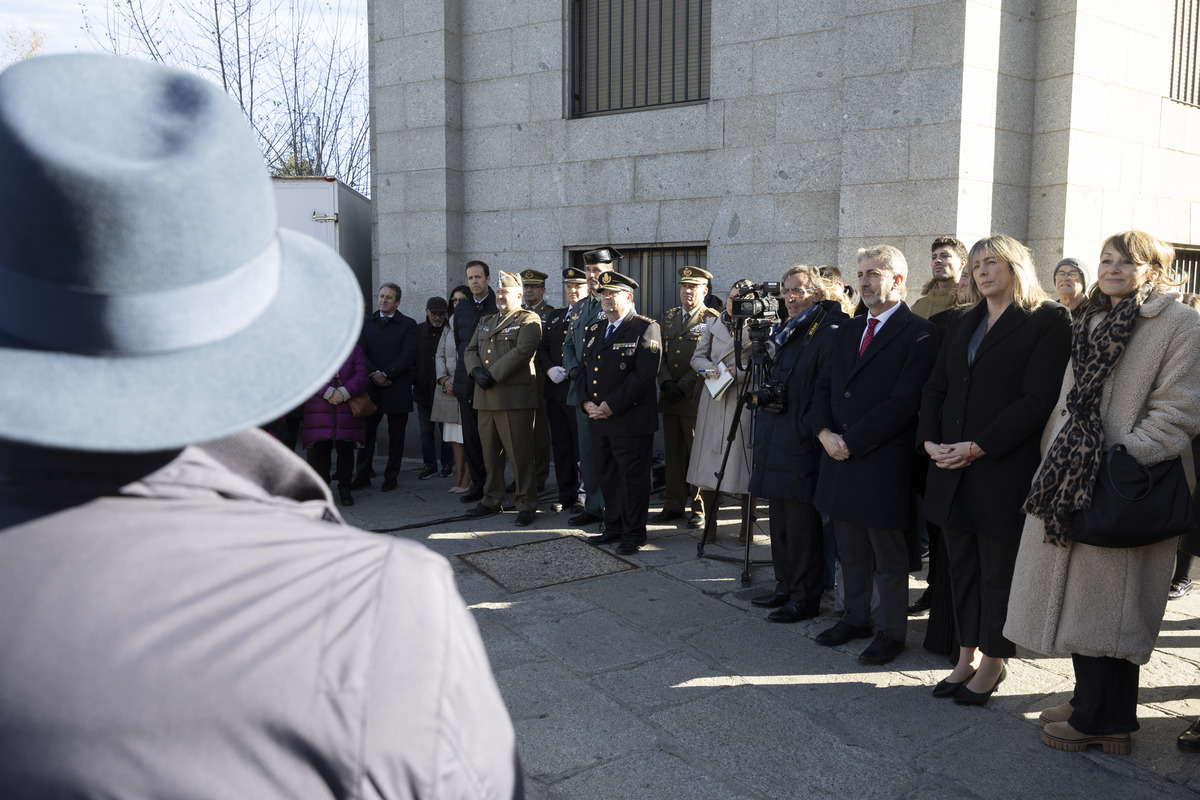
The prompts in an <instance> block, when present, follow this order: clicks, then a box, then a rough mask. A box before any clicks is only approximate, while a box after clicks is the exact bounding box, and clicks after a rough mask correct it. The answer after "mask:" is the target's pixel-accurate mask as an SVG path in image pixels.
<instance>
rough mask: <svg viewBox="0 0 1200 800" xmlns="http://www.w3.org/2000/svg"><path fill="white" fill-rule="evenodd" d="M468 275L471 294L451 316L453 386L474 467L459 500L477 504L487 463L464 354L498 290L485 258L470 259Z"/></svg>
mask: <svg viewBox="0 0 1200 800" xmlns="http://www.w3.org/2000/svg"><path fill="white" fill-rule="evenodd" d="M466 274H467V288H468V289H470V291H471V296H470V297H468V298H467V299H466V300H463V301H462V302H460V303H459V304H458V305H457V306H455V308H454V315H453V316H452V317H450V322H451V324H452V325H453V328H452V330H453V332H454V345H455V347H457V348H458V363H457V364H456V365H455V368H454V382H453V384H452V388H453V389H454V396H455V397H456V398H458V410H459V417H460V418H461V420H462V428H463V450H464V451H465V452H466V456H467V466H468V467H469V468H470V470H471V491H469V492H467V493H466V494H464V495H463V496H462V497H460V498H459V499H460V500H461V501H462V502H464V503H476V502H479V501H480V500H482V499H483V484H484V482H485V481H486V480H487V466H486V465H485V464H484V461H483V443H482V442H481V441H480V440H479V415H478V413H477V412H476V411H475V406H474V403H473V402H472V398H473V397H474V394H475V382H474V381H472V380H471V375H470V373H469V372H468V371H467V368H466V362H465V361H464V357H465V354H466V350H467V345H468V344H469V343H470V342H471V337H472V336H473V335H474V334H475V328H476V326H478V325H479V321H480V320H481V319H483V318H484V317H486V316H487V315H488V314H495V313H496V293H495V292H493V291H492V287H491V286H490V285H489V284H488V282H489V280H490V278H491V276H492V270H491V268H490V267H489V266H488V265H487V264H486V263H484V262H483V261H468V262H467V270H466Z"/></svg>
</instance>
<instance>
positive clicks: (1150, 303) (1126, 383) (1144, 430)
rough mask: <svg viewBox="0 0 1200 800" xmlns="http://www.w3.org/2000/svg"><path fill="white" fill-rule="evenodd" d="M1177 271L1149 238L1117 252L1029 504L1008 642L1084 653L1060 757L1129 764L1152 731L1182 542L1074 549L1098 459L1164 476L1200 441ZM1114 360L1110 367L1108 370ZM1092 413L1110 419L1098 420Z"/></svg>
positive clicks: (1095, 292)
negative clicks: (1145, 704) (1146, 722)
mask: <svg viewBox="0 0 1200 800" xmlns="http://www.w3.org/2000/svg"><path fill="white" fill-rule="evenodd" d="M1173 260H1174V250H1173V249H1172V248H1171V246H1170V245H1168V244H1165V243H1163V242H1161V241H1159V240H1158V239H1156V238H1154V237H1152V236H1149V235H1148V234H1144V233H1140V232H1138V231H1130V232H1127V233H1123V234H1117V235H1116V236H1113V237H1110V238H1109V239H1108V240H1107V241H1106V242H1105V243H1104V245H1103V248H1102V252H1101V257H1100V267H1099V269H1098V282H1097V284H1096V286H1094V287H1093V288H1092V289H1091V291H1090V292H1089V293H1088V294H1089V302H1090V304H1091V309H1090V310H1089V311H1088V312H1087V314H1086V315H1085V317H1084V318H1082V319H1080V320H1077V321H1076V323H1075V329H1074V343H1073V345H1072V355H1071V363H1070V364H1069V365H1068V367H1067V372H1066V377H1065V379H1064V381H1063V385H1062V391H1061V393H1060V395H1059V400H1058V404H1057V406H1056V407H1055V409H1054V411H1053V412H1052V413H1051V415H1050V421H1049V423H1048V424H1047V427H1046V431H1045V433H1044V434H1043V437H1042V457H1043V460H1042V465H1041V467H1039V470H1038V474H1037V476H1036V477H1035V478H1034V483H1033V488H1032V490H1031V493H1030V497H1029V499H1028V500H1027V501H1026V506H1025V510H1026V511H1027V512H1029V513H1030V516H1028V517H1027V518H1026V522H1025V528H1024V530H1023V532H1022V536H1021V545H1020V550H1019V552H1018V555H1017V564H1016V570H1015V574H1014V577H1013V583H1012V593H1011V598H1010V601H1009V608H1008V620H1007V623H1006V625H1005V627H1004V635H1005V636H1006V637H1008V638H1009V639H1010V640H1012V641H1013V642H1015V643H1016V644H1018V645H1021V646H1023V647H1026V648H1028V649H1030V650H1035V651H1037V652H1040V653H1047V654H1068V653H1069V654H1070V655H1071V658H1072V664H1073V666H1074V670H1075V692H1074V696H1073V697H1072V698H1071V700H1070V701H1069V702H1067V703H1064V704H1062V705H1060V706H1056V707H1054V708H1049V709H1046V710H1045V711H1044V712H1042V715H1041V722H1042V724H1043V731H1042V741H1043V742H1045V743H1046V744H1047V745H1050V746H1051V747H1054V748H1057V749H1059V750H1069V751H1082V750H1086V749H1087V748H1088V747H1089V746H1091V745H1099V746H1101V747H1102V748H1103V749H1104V751H1105V752H1108V753H1117V754H1125V753H1128V752H1129V751H1130V737H1129V734H1130V732H1132V731H1135V730H1137V729H1138V722H1137V692H1138V671H1139V665H1141V664H1144V663H1146V662H1147V661H1148V660H1149V659H1150V654H1151V652H1152V651H1153V650H1154V643H1155V640H1156V639H1157V637H1158V631H1159V628H1160V627H1161V625H1162V617H1163V612H1164V610H1165V608H1166V603H1167V587H1168V585H1169V584H1170V581H1171V572H1172V569H1173V567H1174V564H1175V549H1176V543H1177V540H1176V539H1174V538H1171V539H1168V540H1166V541H1163V542H1159V543H1158V544H1153V545H1147V546H1144V547H1131V548H1103V547H1093V546H1090V545H1084V544H1077V543H1073V542H1071V541H1070V540H1069V539H1067V538H1066V536H1065V525H1066V520H1068V519H1069V512H1070V509H1071V508H1073V507H1074V503H1075V502H1076V501H1077V500H1078V499H1079V497H1080V495H1078V494H1077V492H1078V491H1079V490H1080V489H1081V488H1082V486H1083V483H1084V481H1091V480H1094V475H1095V472H1094V469H1093V468H1091V467H1088V466H1086V465H1088V464H1090V463H1092V461H1090V460H1089V457H1094V459H1095V462H1094V463H1096V464H1098V463H1099V460H1098V459H1099V457H1100V454H1102V453H1103V452H1104V451H1106V450H1107V449H1108V448H1109V447H1111V446H1112V445H1115V444H1121V445H1124V446H1125V448H1126V450H1127V451H1128V452H1129V454H1130V455H1132V456H1133V457H1134V458H1135V459H1137V461H1138V462H1139V463H1141V464H1143V465H1146V466H1150V465H1153V464H1157V463H1160V462H1162V461H1165V460H1169V459H1173V458H1175V457H1176V456H1178V455H1180V454H1181V453H1183V452H1184V451H1185V450H1187V449H1188V447H1189V446H1190V439H1191V437H1192V436H1194V435H1196V434H1197V433H1198V432H1200V316H1198V315H1197V314H1196V312H1195V311H1194V310H1193V309H1191V308H1188V307H1186V306H1183V305H1181V304H1180V303H1179V302H1178V298H1179V295H1178V294H1177V293H1175V292H1172V291H1170V289H1171V288H1172V286H1173V285H1174V284H1173V283H1172V278H1171V270H1170V267H1171V263H1172V261H1173ZM1122 319H1124V320H1126V328H1125V331H1126V332H1125V333H1124V334H1121V333H1120V330H1121V329H1120V328H1119V327H1118V326H1119V325H1120V324H1121V323H1120V321H1121V320H1122ZM1106 331H1107V332H1109V333H1111V334H1113V335H1112V341H1117V342H1118V343H1119V340H1121V339H1123V340H1124V342H1125V344H1124V350H1123V352H1121V351H1120V350H1119V348H1115V349H1114V348H1113V347H1111V346H1109V347H1106V346H1105V339H1106ZM1110 345H1111V342H1110ZM1104 353H1109V357H1108V360H1109V363H1108V364H1107V365H1105V364H1103V363H1099V366H1098V367H1096V365H1097V363H1098V362H1097V358H1101V359H1103V358H1104V356H1103V354H1104ZM1113 353H1115V355H1112V354H1113ZM1113 359H1115V361H1113ZM1088 364H1092V365H1093V368H1089V367H1088V366H1087V365H1088ZM1080 365H1083V366H1080ZM1105 370H1107V374H1105ZM1089 385H1091V386H1094V387H1096V392H1095V393H1094V394H1092V395H1091V399H1090V400H1089V393H1088V391H1087V389H1086V388H1083V389H1081V390H1079V391H1076V387H1077V386H1083V387H1086V386H1089ZM1089 403H1090V404H1091V405H1090V408H1091V409H1092V410H1093V411H1094V412H1095V413H1097V414H1098V417H1096V418H1093V421H1092V422H1090V423H1089V422H1088V418H1089V417H1088V415H1089V412H1088V408H1089ZM1081 420H1082V422H1083V424H1084V425H1085V426H1087V425H1089V424H1091V425H1098V426H1099V428H1100V430H1099V433H1100V434H1101V436H1102V441H1101V444H1100V447H1099V454H1096V448H1094V447H1088V446H1087V445H1086V444H1080V443H1079V442H1080V441H1081V440H1080V439H1079V438H1078V437H1072V436H1071V430H1072V428H1073V426H1078V425H1079V424H1080V422H1081ZM1060 434H1061V436H1060ZM1059 439H1061V440H1062V442H1063V445H1064V446H1063V447H1062V448H1058V449H1057V450H1056V447H1055V445H1054V443H1055V442H1057V441H1058V440H1059ZM1067 442H1071V444H1070V445H1067V444H1066V443H1067ZM1075 465H1079V466H1078V470H1075ZM1083 473H1087V474H1083ZM1075 475H1079V477H1078V478H1076V477H1074V476H1075Z"/></svg>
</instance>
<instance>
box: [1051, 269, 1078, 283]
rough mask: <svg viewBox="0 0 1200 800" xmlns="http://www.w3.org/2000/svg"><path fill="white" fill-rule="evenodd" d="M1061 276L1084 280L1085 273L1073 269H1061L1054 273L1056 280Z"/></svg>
mask: <svg viewBox="0 0 1200 800" xmlns="http://www.w3.org/2000/svg"><path fill="white" fill-rule="evenodd" d="M1059 278H1071V279H1072V280H1077V281H1078V280H1083V273H1082V272H1076V271H1075V270H1073V269H1060V270H1059V271H1058V272H1056V273H1054V280H1058V279H1059Z"/></svg>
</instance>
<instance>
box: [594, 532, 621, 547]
mask: <svg viewBox="0 0 1200 800" xmlns="http://www.w3.org/2000/svg"><path fill="white" fill-rule="evenodd" d="M587 540H588V543H589V544H612V543H613V542H619V541H621V532H620V531H613V532H612V533H609V532H608V531H601V532H600V535H599V536H589V537H588V539H587Z"/></svg>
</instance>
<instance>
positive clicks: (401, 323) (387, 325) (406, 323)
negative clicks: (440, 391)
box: [358, 311, 417, 414]
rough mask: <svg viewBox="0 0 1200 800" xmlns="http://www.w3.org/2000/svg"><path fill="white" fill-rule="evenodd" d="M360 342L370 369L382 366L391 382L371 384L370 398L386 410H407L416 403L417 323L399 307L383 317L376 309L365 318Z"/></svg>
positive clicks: (374, 369)
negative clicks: (390, 314) (400, 310)
mask: <svg viewBox="0 0 1200 800" xmlns="http://www.w3.org/2000/svg"><path fill="white" fill-rule="evenodd" d="M358 343H359V344H360V345H361V346H362V351H363V355H364V356H366V358H367V372H370V373H373V372H375V371H376V370H382V371H383V373H384V374H385V375H387V377H388V380H390V381H391V384H389V385H387V386H376V385H375V382H374V381H371V384H370V386H369V387H368V388H369V390H370V394H371V400H373V401H374V403H375V405H376V406H378V408H379V410H380V411H382V412H384V413H385V414H407V413H408V412H410V411H412V405H413V378H414V377H416V369H417V323H416V321H415V320H414V319H413V318H412V317H406V316H404V315H403V314H401V313H400V312H399V311H397V312H396V313H395V315H394V316H392V317H390V318H389V317H381V316H380V315H379V312H378V311H376V312H375V313H374V314H372V315H371V316H369V317H367V318H366V319H365V320H363V328H362V335H361V336H359V339H358Z"/></svg>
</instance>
